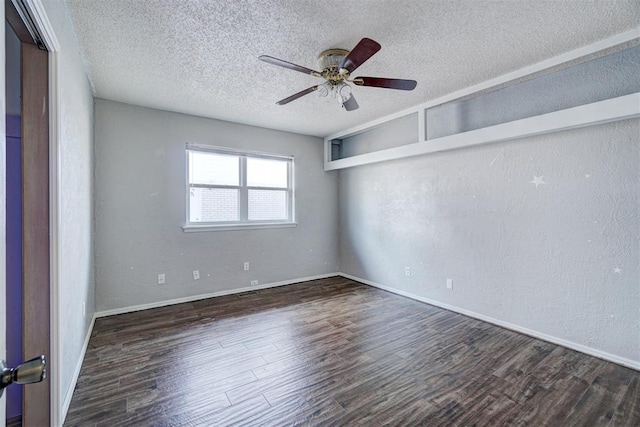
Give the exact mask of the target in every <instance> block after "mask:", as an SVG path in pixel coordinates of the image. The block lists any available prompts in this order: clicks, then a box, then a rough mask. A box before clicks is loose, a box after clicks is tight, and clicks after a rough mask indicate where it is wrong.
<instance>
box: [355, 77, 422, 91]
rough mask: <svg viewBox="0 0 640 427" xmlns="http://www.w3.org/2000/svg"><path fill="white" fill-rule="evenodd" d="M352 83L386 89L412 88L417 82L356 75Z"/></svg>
mask: <svg viewBox="0 0 640 427" xmlns="http://www.w3.org/2000/svg"><path fill="white" fill-rule="evenodd" d="M353 83H355V84H356V85H358V86H373V87H384V88H387V89H399V90H414V89H415V88H416V85H417V84H418V82H416V81H415V80H403V79H385V78H384V77H356V78H355V79H353Z"/></svg>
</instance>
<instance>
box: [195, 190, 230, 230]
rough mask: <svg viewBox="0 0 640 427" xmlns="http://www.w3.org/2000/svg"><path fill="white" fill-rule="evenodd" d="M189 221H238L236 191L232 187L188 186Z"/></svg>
mask: <svg viewBox="0 0 640 427" xmlns="http://www.w3.org/2000/svg"><path fill="white" fill-rule="evenodd" d="M189 191H190V197H189V199H190V201H189V203H190V204H189V221H190V222H216V221H238V220H239V219H240V215H239V214H238V193H239V191H238V190H236V189H233V188H190V189H189Z"/></svg>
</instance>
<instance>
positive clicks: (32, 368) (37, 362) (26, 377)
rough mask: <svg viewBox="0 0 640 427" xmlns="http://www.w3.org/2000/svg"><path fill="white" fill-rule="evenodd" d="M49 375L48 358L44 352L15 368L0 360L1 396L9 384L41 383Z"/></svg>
mask: <svg viewBox="0 0 640 427" xmlns="http://www.w3.org/2000/svg"><path fill="white" fill-rule="evenodd" d="M46 377H47V360H46V359H45V357H44V354H42V355H40V356H38V357H36V358H34V359H31V360H28V361H26V362H24V363H22V364H20V365H18V366H16V367H15V368H7V364H6V362H5V361H4V360H0V397H2V393H3V392H4V389H5V388H6V387H8V386H9V385H11V384H13V383H16V384H31V383H39V382H40V381H42V380H44V379H45V378H46Z"/></svg>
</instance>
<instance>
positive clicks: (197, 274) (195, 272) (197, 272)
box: [193, 270, 200, 280]
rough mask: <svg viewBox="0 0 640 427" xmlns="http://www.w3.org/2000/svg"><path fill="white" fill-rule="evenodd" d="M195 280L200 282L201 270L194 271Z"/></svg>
mask: <svg viewBox="0 0 640 427" xmlns="http://www.w3.org/2000/svg"><path fill="white" fill-rule="evenodd" d="M193 280H200V270H193Z"/></svg>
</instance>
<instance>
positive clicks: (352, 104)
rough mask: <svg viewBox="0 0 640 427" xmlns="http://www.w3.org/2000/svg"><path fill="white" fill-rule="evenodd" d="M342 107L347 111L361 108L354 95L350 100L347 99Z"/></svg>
mask: <svg viewBox="0 0 640 427" xmlns="http://www.w3.org/2000/svg"><path fill="white" fill-rule="evenodd" d="M342 106H343V107H344V109H345V110H347V111H353V110H357V109H358V107H359V105H358V102H357V101H356V99H355V98H354V97H353V94H352V95H351V96H350V97H349V99H347V100H346V101H345V102H343V103H342Z"/></svg>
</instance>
